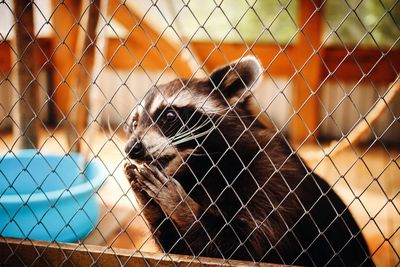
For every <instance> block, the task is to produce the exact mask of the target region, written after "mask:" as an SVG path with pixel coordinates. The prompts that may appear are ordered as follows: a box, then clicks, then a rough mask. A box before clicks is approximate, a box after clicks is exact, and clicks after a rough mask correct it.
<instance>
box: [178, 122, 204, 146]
mask: <svg viewBox="0 0 400 267" xmlns="http://www.w3.org/2000/svg"><path fill="white" fill-rule="evenodd" d="M207 124H208V122H207V121H206V122H204V123H202V124H201V125H200V126H198V127H196V128H190V129H188V130H186V131H185V132H183V133H181V134H179V135H175V136H174V137H173V138H171V142H174V141H178V140H180V139H184V138H186V137H188V136H190V135H193V134H194V132H195V131H198V130H200V129H201V128H203V127H205V126H206V125H207Z"/></svg>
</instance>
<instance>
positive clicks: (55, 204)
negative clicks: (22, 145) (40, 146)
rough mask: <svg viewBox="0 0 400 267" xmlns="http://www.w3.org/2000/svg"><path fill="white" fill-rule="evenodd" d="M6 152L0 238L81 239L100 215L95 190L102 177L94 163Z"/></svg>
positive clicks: (0, 163)
mask: <svg viewBox="0 0 400 267" xmlns="http://www.w3.org/2000/svg"><path fill="white" fill-rule="evenodd" d="M82 167H83V158H82V156H81V155H79V154H76V153H70V154H68V155H58V154H42V153H39V152H37V151H36V150H19V151H15V152H13V151H11V152H9V153H7V154H6V155H5V156H3V157H1V158H0V236H4V237H14V238H28V239H33V240H46V241H58V242H75V241H78V240H82V239H83V238H84V237H85V236H87V235H88V233H90V232H91V231H92V230H93V228H94V227H95V225H96V223H97V221H98V219H99V214H100V207H99V204H98V199H97V194H96V193H95V192H96V191H97V189H98V188H99V187H100V186H101V185H102V184H103V183H104V181H105V179H106V177H107V172H106V170H105V168H104V166H103V165H102V164H101V163H100V162H99V161H97V160H95V159H94V160H92V161H90V162H89V163H88V164H87V165H86V167H85V168H84V170H82V171H81V168H82Z"/></svg>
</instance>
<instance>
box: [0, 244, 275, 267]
mask: <svg viewBox="0 0 400 267" xmlns="http://www.w3.org/2000/svg"><path fill="white" fill-rule="evenodd" d="M0 251H1V252H2V253H0V264H4V265H7V266H20V265H29V266H30V265H32V264H34V265H35V266H47V265H48V264H50V265H51V266H60V265H63V266H80V267H83V266H93V265H96V266H110V267H112V266H122V265H123V266H128V267H129V266H135V267H136V266H137V267H141V266H155V265H157V266H171V265H177V266H188V265H189V266H205V267H207V266H208V267H214V266H250V265H255V263H253V262H247V261H238V260H223V259H216V258H207V257H194V256H187V255H175V254H165V253H151V252H141V251H137V250H130V249H118V248H110V247H101V246H94V245H83V244H71V243H49V242H44V241H31V240H20V239H14V238H0ZM257 265H258V266H262V267H274V266H275V267H277V266H282V265H277V264H268V263H261V264H257Z"/></svg>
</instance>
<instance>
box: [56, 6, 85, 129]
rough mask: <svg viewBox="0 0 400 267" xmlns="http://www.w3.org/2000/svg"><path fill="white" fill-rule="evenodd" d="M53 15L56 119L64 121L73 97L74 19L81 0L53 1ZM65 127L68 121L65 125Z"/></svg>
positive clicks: (75, 30)
mask: <svg viewBox="0 0 400 267" xmlns="http://www.w3.org/2000/svg"><path fill="white" fill-rule="evenodd" d="M51 3H52V7H53V14H52V16H51V18H52V25H53V27H54V29H55V33H54V37H53V38H52V41H53V47H54V52H53V56H52V62H53V64H54V71H53V73H54V77H53V78H54V79H53V81H54V83H53V90H54V100H55V103H56V104H57V107H56V111H57V114H56V116H57V118H58V119H59V120H60V119H64V118H65V116H66V115H67V114H68V113H69V102H70V99H71V98H72V96H71V95H72V93H71V86H72V81H73V77H74V75H76V69H75V68H74V65H75V63H76V60H75V50H76V40H77V36H78V29H79V25H78V24H77V20H78V19H79V14H80V7H81V5H80V0H64V1H62V2H60V1H59V0H52V1H51ZM65 124H66V125H68V122H67V123H65Z"/></svg>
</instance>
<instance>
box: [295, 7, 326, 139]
mask: <svg viewBox="0 0 400 267" xmlns="http://www.w3.org/2000/svg"><path fill="white" fill-rule="evenodd" d="M320 2H321V1H315V0H314V1H313V0H301V1H300V5H299V22H298V26H299V28H300V29H302V30H301V31H300V33H299V36H298V40H297V44H296V47H295V52H294V53H295V57H294V58H293V62H294V63H295V66H296V69H297V70H298V73H297V74H296V75H295V77H294V80H293V103H292V105H293V108H294V109H295V111H296V114H295V116H294V117H293V119H292V123H291V131H290V135H291V139H292V141H294V142H296V143H301V142H303V141H313V140H314V138H316V136H315V135H311V134H312V132H313V131H315V130H316V128H317V124H318V120H319V103H318V99H317V97H316V96H315V95H314V93H315V91H316V89H317V88H318V87H319V86H320V83H321V67H322V59H321V58H322V57H323V54H324V50H323V49H320V50H318V49H319V46H320V44H321V34H322V23H321V22H322V21H321V16H320V13H319V12H321V9H320V10H318V11H317V8H319V7H320V5H321V4H320ZM314 5H317V6H314Z"/></svg>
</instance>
